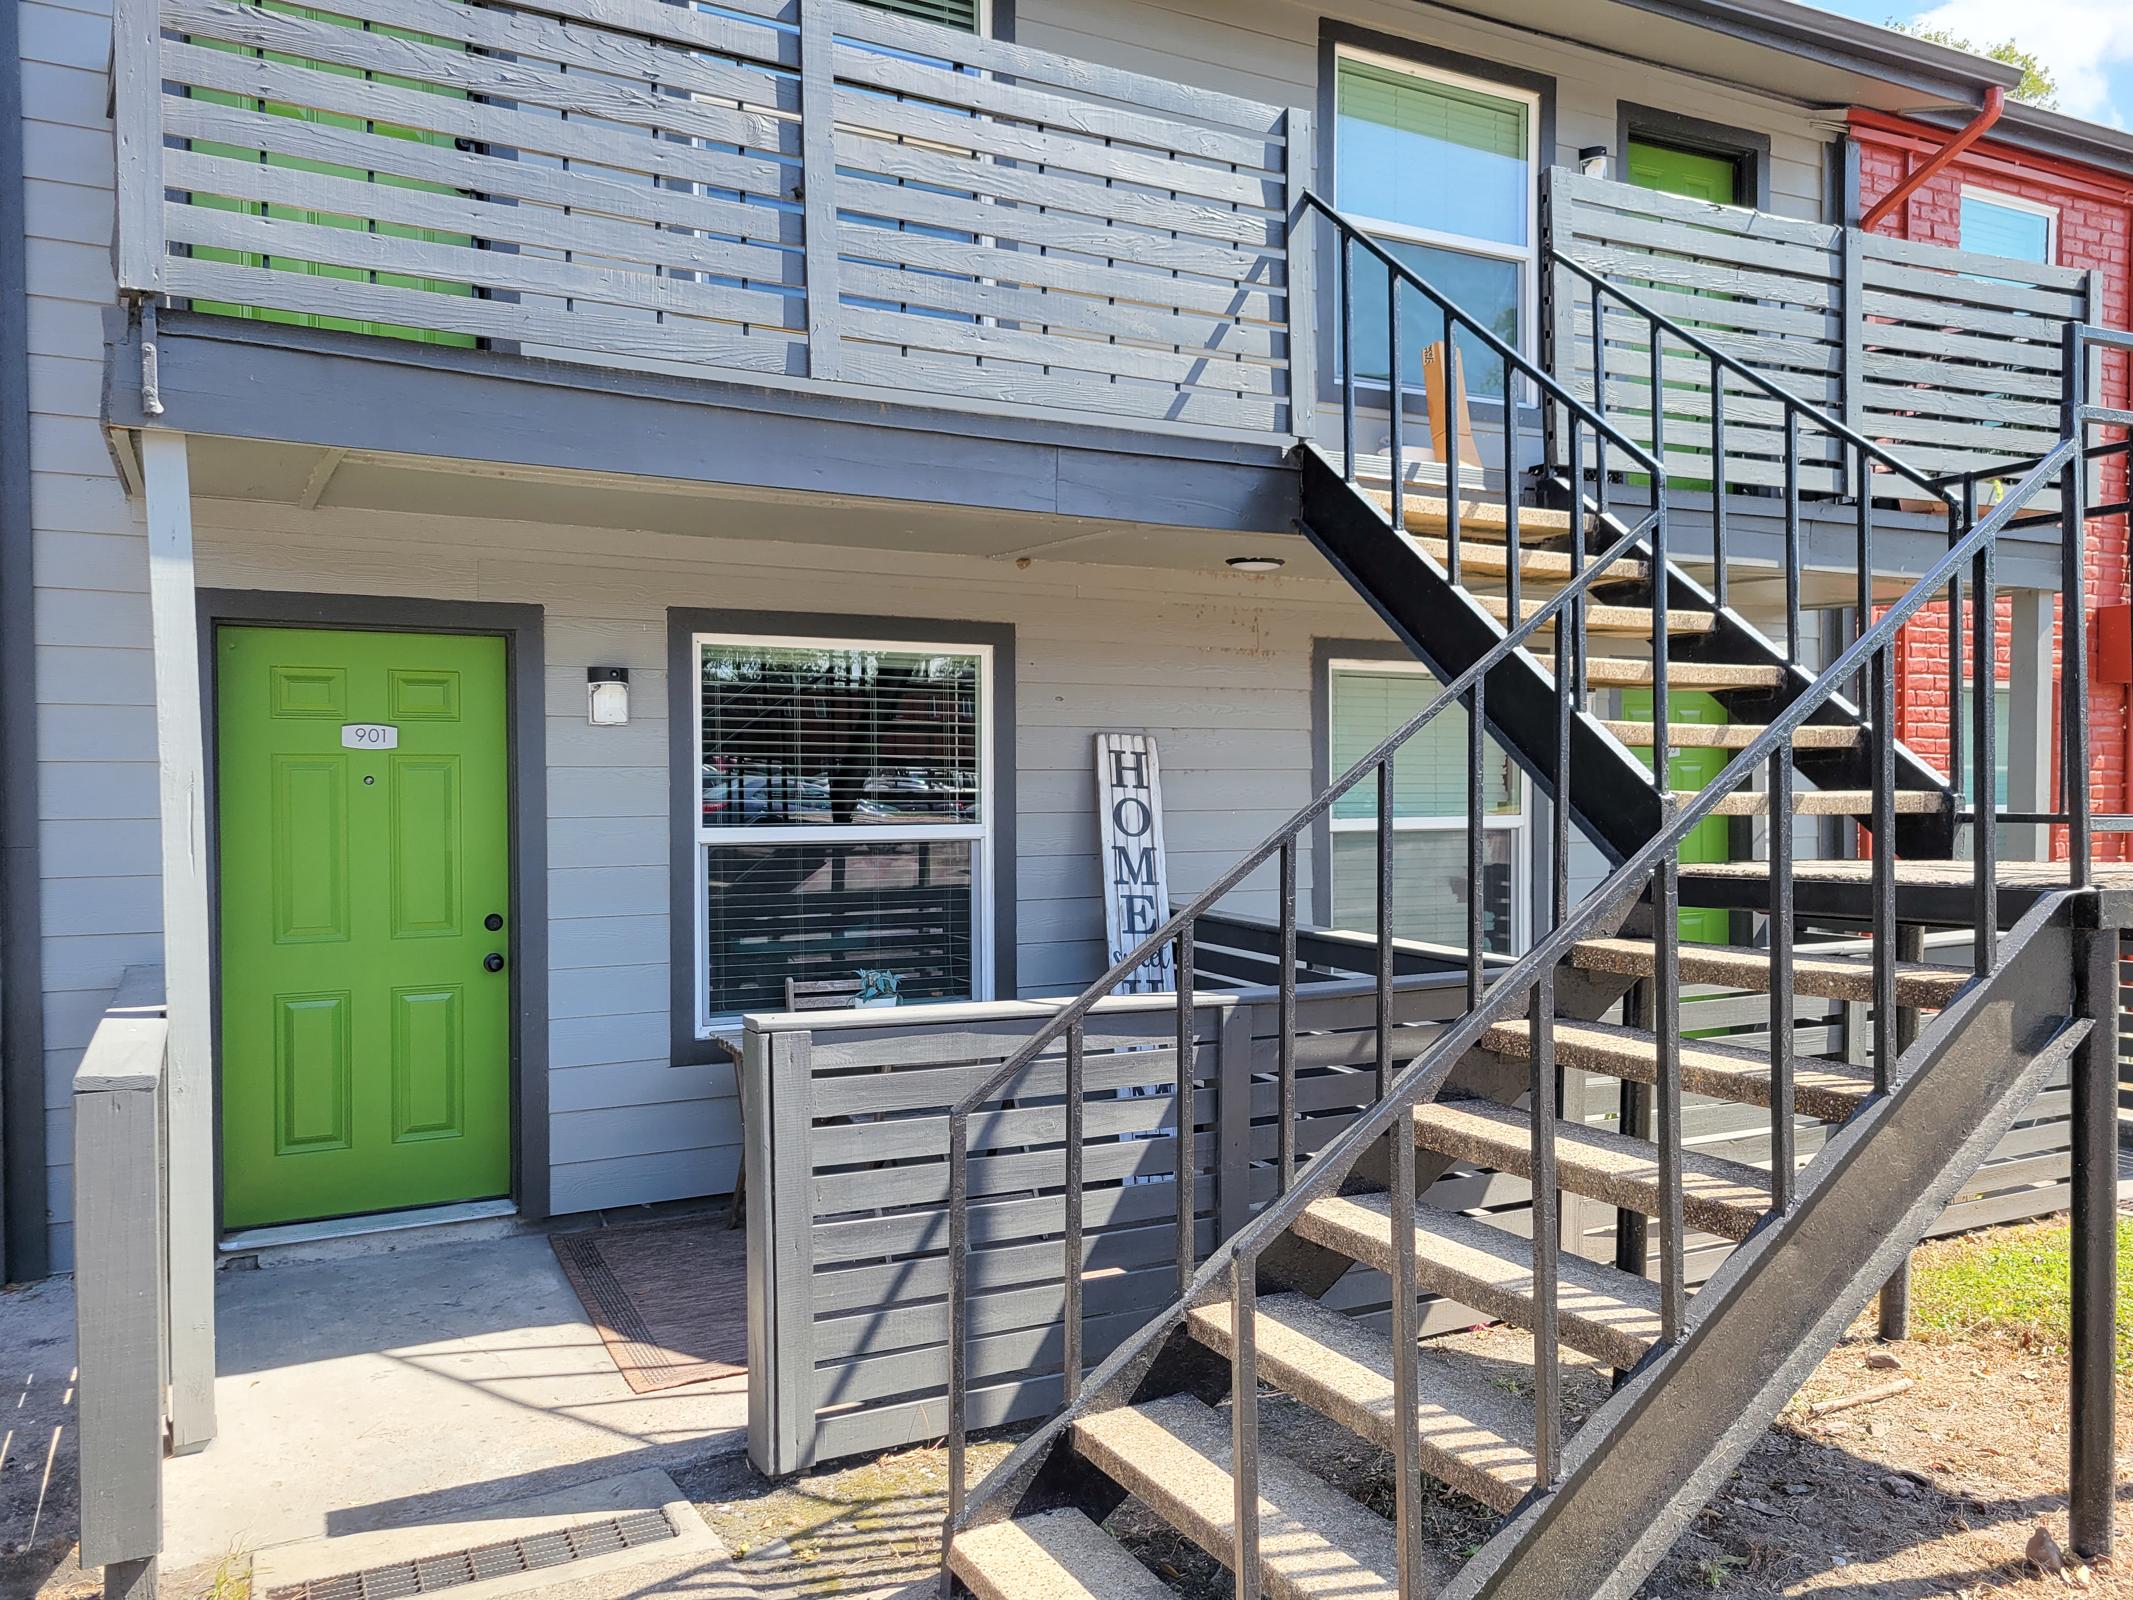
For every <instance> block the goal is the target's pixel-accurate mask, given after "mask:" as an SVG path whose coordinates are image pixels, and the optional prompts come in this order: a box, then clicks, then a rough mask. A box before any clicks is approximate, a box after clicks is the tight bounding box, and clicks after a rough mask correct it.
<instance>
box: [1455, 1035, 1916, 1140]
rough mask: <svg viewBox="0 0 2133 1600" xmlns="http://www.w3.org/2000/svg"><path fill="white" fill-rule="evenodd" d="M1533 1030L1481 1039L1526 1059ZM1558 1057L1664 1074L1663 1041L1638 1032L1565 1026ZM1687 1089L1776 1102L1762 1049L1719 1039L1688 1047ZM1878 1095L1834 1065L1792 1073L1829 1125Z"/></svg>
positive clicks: (1803, 1102)
mask: <svg viewBox="0 0 2133 1600" xmlns="http://www.w3.org/2000/svg"><path fill="white" fill-rule="evenodd" d="M1529 1035H1530V1024H1528V1023H1527V1022H1525V1021H1524V1020H1522V1019H1521V1020H1518V1021H1513V1022H1499V1023H1496V1024H1494V1025H1493V1026H1491V1027H1490V1028H1488V1029H1487V1030H1486V1031H1484V1032H1483V1034H1482V1036H1481V1041H1480V1044H1481V1048H1482V1049H1484V1050H1491V1051H1494V1052H1496V1053H1497V1054H1498V1055H1503V1056H1509V1057H1512V1058H1514V1059H1517V1060H1521V1061H1523V1060H1525V1059H1526V1058H1527V1057H1528V1055H1529V1054H1530V1051H1531V1039H1530V1037H1529ZM1555 1056H1556V1060H1557V1062H1558V1063H1559V1064H1560V1065H1563V1066H1566V1067H1577V1068H1581V1069H1583V1070H1584V1071H1587V1072H1601V1073H1605V1074H1607V1075H1608V1076H1609V1077H1614V1078H1627V1079H1629V1080H1630V1081H1631V1082H1632V1083H1650V1082H1651V1081H1652V1080H1653V1079H1654V1077H1656V1076H1657V1073H1658V1065H1659V1060H1658V1057H1659V1041H1658V1040H1657V1039H1656V1038H1654V1037H1653V1036H1652V1035H1651V1034H1649V1033H1645V1032H1643V1031H1641V1030H1640V1029H1636V1028H1623V1027H1618V1026H1616V1025H1615V1024H1613V1023H1608V1022H1573V1021H1567V1020H1565V1021H1558V1022H1557V1023H1556V1025H1555ZM1681 1085H1682V1087H1683V1088H1684V1089H1686V1090H1687V1091H1688V1092H1689V1093H1690V1094H1700V1095H1708V1096H1709V1097H1710V1098H1712V1099H1714V1100H1731V1101H1734V1102H1736V1103H1737V1104H1740V1105H1753V1106H1768V1105H1769V1104H1770V1061H1769V1058H1768V1057H1766V1056H1765V1055H1763V1054H1762V1053H1761V1052H1760V1051H1756V1050H1747V1049H1743V1048H1742V1047H1740V1046H1739V1045H1729V1044H1723V1043H1720V1042H1719V1041H1717V1040H1714V1039H1683V1040H1682V1041H1681ZM1873 1092H1874V1081H1873V1079H1872V1078H1871V1077H1869V1076H1868V1075H1867V1074H1865V1073H1863V1072H1855V1071H1853V1070H1852V1069H1851V1068H1849V1067H1842V1066H1839V1065H1837V1064H1836V1063H1834V1062H1829V1061H1819V1060H1803V1061H1799V1062H1796V1063H1795V1064H1794V1067H1793V1078H1792V1097H1793V1107H1794V1109H1795V1110H1797V1111H1800V1112H1802V1113H1804V1114H1805V1115H1807V1116H1810V1117H1819V1118H1821V1119H1823V1120H1824V1121H1828V1122H1841V1121H1843V1120H1844V1119H1845V1118H1846V1117H1848V1116H1850V1115H1851V1114H1852V1113H1853V1112H1854V1111H1856V1110H1857V1109H1858V1108H1859V1106H1860V1104H1861V1103H1862V1102H1863V1101H1864V1100H1865V1099H1866V1098H1867V1097H1868V1096H1869V1095H1871V1094H1872V1093H1873Z"/></svg>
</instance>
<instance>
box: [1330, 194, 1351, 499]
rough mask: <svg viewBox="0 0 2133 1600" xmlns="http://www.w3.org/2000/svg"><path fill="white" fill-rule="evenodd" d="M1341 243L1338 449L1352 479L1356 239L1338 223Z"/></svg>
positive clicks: (1348, 475) (1336, 225)
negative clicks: (1339, 443)
mask: <svg viewBox="0 0 2133 1600" xmlns="http://www.w3.org/2000/svg"><path fill="white" fill-rule="evenodd" d="M1333 227H1334V231H1335V233H1336V234H1337V235H1338V236H1339V238H1340V242H1341V265H1340V284H1341V294H1340V301H1341V303H1340V321H1341V451H1342V459H1343V460H1344V461H1345V462H1346V463H1347V471H1346V473H1345V474H1344V475H1345V476H1346V478H1347V480H1348V481H1349V482H1350V483H1353V482H1355V239H1354V237H1353V236H1352V235H1351V234H1350V233H1349V232H1348V230H1347V229H1346V228H1345V227H1343V226H1342V225H1341V224H1339V223H1337V222H1336V223H1335V224H1334V225H1333Z"/></svg>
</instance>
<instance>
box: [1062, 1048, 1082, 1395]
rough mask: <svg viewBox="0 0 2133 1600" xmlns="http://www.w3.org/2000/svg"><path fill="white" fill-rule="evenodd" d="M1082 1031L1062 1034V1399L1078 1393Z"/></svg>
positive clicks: (1079, 1374)
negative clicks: (1064, 1248) (1063, 1156)
mask: <svg viewBox="0 0 2133 1600" xmlns="http://www.w3.org/2000/svg"><path fill="white" fill-rule="evenodd" d="M1082 1076H1083V1073H1082V1033H1081V1019H1080V1018H1078V1017H1077V1018H1076V1019H1075V1020H1074V1021H1072V1022H1070V1023H1068V1024H1067V1036H1066V1261H1065V1269H1066V1277H1065V1283H1066V1350H1065V1354H1064V1355H1063V1356H1062V1357H1061V1367H1060V1370H1061V1371H1062V1372H1063V1373H1064V1374H1065V1380H1066V1403H1067V1404H1068V1405H1072V1404H1073V1403H1074V1402H1075V1401H1076V1400H1078V1399H1079V1398H1080V1397H1081V1373H1082V1365H1083V1363H1082V1359H1081V1200H1082V1196H1081V1140H1082V1117H1083V1110H1084V1108H1083V1106H1082V1103H1081V1095H1082Z"/></svg>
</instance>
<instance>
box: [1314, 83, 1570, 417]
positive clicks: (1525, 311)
mask: <svg viewBox="0 0 2133 1600" xmlns="http://www.w3.org/2000/svg"><path fill="white" fill-rule="evenodd" d="M1333 58H1334V68H1333V178H1332V193H1333V195H1334V196H1335V203H1336V204H1338V203H1339V199H1338V197H1339V195H1340V192H1341V188H1340V170H1341V138H1340V63H1341V62H1342V61H1359V62H1362V63H1364V64H1366V65H1368V66H1373V67H1381V68H1383V69H1384V70H1386V71H1388V72H1398V73H1402V74H1404V75H1406V76H1407V77H1410V78H1420V79H1423V80H1424V81H1426V82H1431V83H1442V84H1448V85H1449V86H1450V87H1452V88H1454V89H1466V90H1469V91H1471V92H1472V93H1475V94H1485V95H1489V96H1491V97H1492V98H1494V99H1498V100H1515V101H1517V102H1519V103H1520V104H1521V105H1523V106H1524V107H1525V108H1526V242H1525V243H1524V244H1523V245H1515V244H1505V243H1504V242H1503V241H1502V240H1500V239H1478V238H1475V237H1473V236H1472V235H1470V234H1464V233H1450V232H1447V231H1445V230H1444V229H1441V228H1422V227H1416V226H1415V225H1414V224H1412V223H1405V222H1388V221H1386V220H1385V219H1384V218H1382V217H1372V216H1366V215H1364V214H1362V213H1360V212H1356V213H1350V214H1348V215H1349V216H1350V220H1351V221H1353V222H1354V223H1355V224H1356V225H1357V226H1358V227H1360V228H1361V229H1362V230H1363V231H1364V232H1365V233H1367V234H1370V235H1371V236H1372V237H1373V238H1378V239H1390V240H1394V241H1397V242H1398V243H1401V244H1420V245H1428V246H1430V247H1431V248H1433V249H1438V250H1449V251H1452V252H1454V253H1456V254H1459V255H1470V256H1484V257H1487V258H1488V259H1490V260H1494V261H1509V262H1514V263H1516V264H1517V266H1518V338H1517V339H1516V340H1514V341H1513V342H1512V348H1513V349H1514V350H1516V351H1517V352H1518V353H1519V354H1520V355H1521V356H1524V357H1526V358H1527V359H1529V360H1530V359H1531V358H1532V355H1533V334H1534V322H1535V319H1536V318H1537V317H1538V316H1539V314H1540V313H1539V305H1540V174H1541V149H1540V137H1541V97H1540V95H1539V93H1538V92H1537V91H1535V90H1532V89H1521V88H1519V87H1517V86H1516V85H1515V84H1508V83H1500V82H1498V81H1497V80H1495V79H1493V78H1477V77H1473V76H1471V75H1470V74H1467V73H1463V72H1453V71H1450V70H1448V69H1447V68H1444V67H1436V66H1431V65H1429V64H1428V63H1426V62H1421V61H1414V60H1410V59H1408V58H1406V57H1404V56H1396V55H1388V54H1386V53H1385V52H1384V51H1382V50H1366V49H1363V48H1362V47H1361V46H1358V45H1348V44H1336V45H1335V46H1334V47H1333ZM1339 359H1340V360H1343V361H1345V360H1346V359H1347V352H1346V351H1342V352H1340V353H1339ZM1506 376H1507V377H1512V376H1513V375H1512V374H1509V373H1507V374H1506ZM1515 381H1516V385H1517V394H1516V399H1517V400H1518V401H1519V402H1520V403H1526V402H1529V401H1530V400H1531V399H1532V396H1531V395H1530V393H1528V390H1529V388H1530V385H1529V384H1528V382H1527V380H1525V379H1524V378H1516V380H1515ZM1386 387H1387V389H1390V388H1391V387H1392V385H1391V382H1390V381H1389V380H1388V382H1387V384H1386ZM1400 387H1401V390H1402V392H1403V393H1408V392H1412V389H1413V385H1410V384H1407V383H1405V382H1404V381H1403V382H1402V383H1401V385H1400ZM1505 387H1506V389H1510V388H1511V387H1512V384H1509V383H1507V384H1506V385H1505ZM1470 399H1473V403H1476V404H1480V405H1503V404H1509V403H1511V402H1512V400H1513V399H1514V396H1513V395H1511V394H1506V395H1503V396H1481V397H1479V398H1478V399H1474V398H1473V397H1472V396H1471V391H1470Z"/></svg>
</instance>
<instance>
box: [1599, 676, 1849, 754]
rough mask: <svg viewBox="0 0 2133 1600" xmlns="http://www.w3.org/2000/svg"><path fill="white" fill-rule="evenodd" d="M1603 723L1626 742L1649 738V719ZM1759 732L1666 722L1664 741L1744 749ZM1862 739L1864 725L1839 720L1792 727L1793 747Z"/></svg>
mask: <svg viewBox="0 0 2133 1600" xmlns="http://www.w3.org/2000/svg"><path fill="white" fill-rule="evenodd" d="M1671 677H1672V675H1671V674H1669V679H1670V680H1671ZM1604 726H1605V727H1606V729H1607V731H1608V732H1609V733H1611V734H1613V735H1614V736H1615V737H1616V738H1617V739H1620V740H1621V741H1622V742H1623V743H1624V744H1626V745H1633V746H1634V745H1649V744H1650V743H1651V742H1652V725H1651V724H1650V723H1649V722H1628V721H1620V720H1611V721H1608V722H1606V723H1605V724H1604ZM1762 732H1763V729H1762V728H1761V727H1760V726H1758V725H1756V724H1754V723H1748V722H1673V723H1669V724H1668V725H1667V730H1666V742H1667V743H1668V744H1670V745H1672V746H1673V747H1674V748H1675V749H1677V750H1745V749H1747V748H1748V746H1749V745H1751V744H1753V743H1754V742H1755V741H1756V739H1757V738H1758V737H1760V736H1761V734H1762ZM1864 743H1866V730H1865V729H1864V728H1860V727H1846V726H1844V725H1843V724H1841V723H1831V722H1810V723H1808V724H1806V725H1805V726H1803V727H1799V728H1795V729H1793V731H1792V747H1793V748H1794V749H1795V750H1850V749H1853V748H1856V747H1857V746H1859V745H1863V744H1864Z"/></svg>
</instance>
